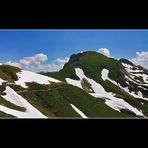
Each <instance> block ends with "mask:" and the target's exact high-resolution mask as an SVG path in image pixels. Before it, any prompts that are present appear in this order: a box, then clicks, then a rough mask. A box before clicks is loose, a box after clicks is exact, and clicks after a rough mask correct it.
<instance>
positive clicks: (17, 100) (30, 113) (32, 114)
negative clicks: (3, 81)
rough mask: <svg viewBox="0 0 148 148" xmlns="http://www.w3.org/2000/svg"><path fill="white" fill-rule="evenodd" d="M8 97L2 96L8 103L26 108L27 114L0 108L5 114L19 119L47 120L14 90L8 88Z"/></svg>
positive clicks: (6, 91)
mask: <svg viewBox="0 0 148 148" xmlns="http://www.w3.org/2000/svg"><path fill="white" fill-rule="evenodd" d="M5 93H6V95H5V96H2V97H3V98H4V99H6V100H7V101H9V102H11V103H13V104H15V105H18V106H21V107H24V108H26V112H21V111H16V110H14V109H9V108H7V107H2V106H1V107H0V110H1V111H4V112H5V113H8V114H11V115H14V116H16V117H18V118H46V116H44V115H43V114H42V113H41V112H40V111H38V110H37V109H36V108H35V107H33V106H32V105H31V104H30V103H29V102H27V100H25V99H24V98H23V97H22V96H20V95H19V94H17V93H16V92H15V91H14V90H13V89H12V88H10V87H9V86H6V90H5Z"/></svg>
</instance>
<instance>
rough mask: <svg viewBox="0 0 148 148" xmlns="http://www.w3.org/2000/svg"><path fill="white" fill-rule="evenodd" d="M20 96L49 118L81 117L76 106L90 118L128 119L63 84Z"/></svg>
mask: <svg viewBox="0 0 148 148" xmlns="http://www.w3.org/2000/svg"><path fill="white" fill-rule="evenodd" d="M37 85H39V84H37ZM54 87H55V86H54ZM34 88H35V87H34ZM40 88H41V86H40ZM20 95H22V96H23V97H24V98H26V99H27V100H28V101H29V102H30V103H31V104H32V105H33V106H35V107H36V108H37V109H38V110H40V111H41V112H42V113H43V114H45V115H46V116H48V117H54V116H56V117H80V115H79V114H78V113H77V112H76V111H75V110H74V109H73V108H72V107H71V105H70V104H73V105H75V106H76V107H77V108H79V109H80V110H81V111H82V112H83V113H84V114H85V115H86V116H88V117H127V115H125V114H122V113H119V112H117V111H115V110H113V109H111V108H110V107H108V106H107V105H106V104H104V102H103V101H100V100H99V99H96V98H94V97H92V96H90V95H89V94H87V93H86V92H85V91H83V90H81V89H80V88H77V87H74V86H72V85H69V84H62V83H61V85H57V86H56V87H55V88H54V89H51V90H44V92H43V91H40V90H38V91H33V90H30V91H28V92H21V93H20Z"/></svg>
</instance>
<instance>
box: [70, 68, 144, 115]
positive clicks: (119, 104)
mask: <svg viewBox="0 0 148 148" xmlns="http://www.w3.org/2000/svg"><path fill="white" fill-rule="evenodd" d="M75 72H76V75H77V76H78V77H79V78H80V80H79V82H80V81H81V80H82V79H83V78H85V79H87V81H88V82H89V83H90V84H91V87H92V89H93V90H94V92H95V93H89V94H90V95H92V96H94V97H96V98H108V99H106V102H105V103H106V104H107V105H108V106H110V107H111V108H113V109H115V110H117V111H119V112H120V109H129V110H131V111H132V112H134V113H135V114H136V115H139V116H143V114H142V113H141V112H140V111H138V110H137V109H136V108H134V107H133V106H131V105H130V104H128V103H127V102H125V101H124V100H123V99H121V98H116V97H114V95H115V94H113V93H112V92H106V91H105V89H104V88H103V87H102V86H101V85H100V84H99V83H97V82H96V81H94V80H93V79H90V78H87V77H86V76H85V74H84V72H83V70H82V69H80V68H75ZM107 73H108V71H107V70H104V71H103V72H102V76H103V79H104V80H105V79H108V80H110V79H109V78H108V76H107ZM71 80H72V79H71ZM111 81H112V80H111ZM68 83H69V84H71V85H74V86H78V87H79V88H81V89H82V86H80V84H78V80H72V81H68Z"/></svg>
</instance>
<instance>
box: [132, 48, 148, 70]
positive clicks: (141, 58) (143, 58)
mask: <svg viewBox="0 0 148 148" xmlns="http://www.w3.org/2000/svg"><path fill="white" fill-rule="evenodd" d="M131 61H132V62H133V63H134V64H135V65H141V66H143V67H144V68H146V69H148V51H142V52H136V57H135V58H132V59H131Z"/></svg>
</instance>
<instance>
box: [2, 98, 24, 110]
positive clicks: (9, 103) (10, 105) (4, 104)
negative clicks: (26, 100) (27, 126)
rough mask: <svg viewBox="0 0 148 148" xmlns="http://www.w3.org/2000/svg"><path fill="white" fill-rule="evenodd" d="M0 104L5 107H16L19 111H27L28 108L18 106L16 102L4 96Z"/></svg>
mask: <svg viewBox="0 0 148 148" xmlns="http://www.w3.org/2000/svg"><path fill="white" fill-rule="evenodd" d="M0 105H3V106H5V107H8V108H11V109H15V110H18V111H23V112H25V111H26V109H25V108H24V107H20V106H17V105H15V104H13V103H11V102H9V101H7V100H5V99H4V98H3V97H2V96H0Z"/></svg>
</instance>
